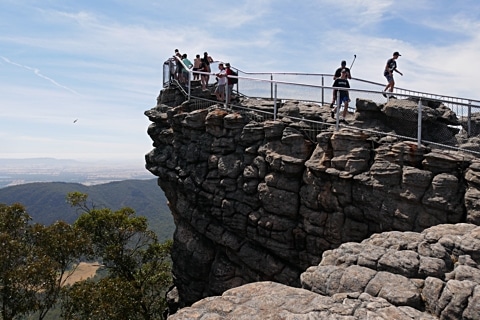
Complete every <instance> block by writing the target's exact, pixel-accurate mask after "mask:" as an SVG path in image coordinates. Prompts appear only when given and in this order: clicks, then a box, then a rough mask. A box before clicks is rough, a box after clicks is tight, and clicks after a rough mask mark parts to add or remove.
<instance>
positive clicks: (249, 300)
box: [169, 224, 480, 320]
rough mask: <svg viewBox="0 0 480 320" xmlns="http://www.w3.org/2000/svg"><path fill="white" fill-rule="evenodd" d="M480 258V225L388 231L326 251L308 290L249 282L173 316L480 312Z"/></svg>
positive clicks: (177, 319) (468, 315) (455, 315)
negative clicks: (413, 230) (421, 230)
mask: <svg viewBox="0 0 480 320" xmlns="http://www.w3.org/2000/svg"><path fill="white" fill-rule="evenodd" d="M479 262H480V227H478V226H475V225H471V224H456V225H438V226H435V227H431V228H429V229H426V230H424V231H423V232H422V233H415V232H395V231H392V232H385V233H382V234H376V235H373V236H372V237H370V238H369V239H366V240H364V241H362V242H361V243H345V244H342V245H341V246H340V247H339V248H337V249H334V250H329V251H326V252H325V253H324V255H323V259H322V262H321V263H320V264H319V265H318V266H316V267H310V268H308V269H307V271H305V272H304V273H303V274H302V275H301V281H302V287H303V289H298V288H292V287H288V286H285V285H281V284H276V283H272V282H257V283H252V284H247V285H244V286H241V287H237V288H235V289H231V290H228V291H226V292H225V293H224V294H223V295H222V296H220V297H211V298H206V299H203V300H201V301H199V302H197V303H195V304H194V305H193V306H192V307H190V308H184V309H182V310H180V311H179V312H178V313H177V314H175V315H173V316H171V317H169V319H172V320H186V319H189V320H190V319H232V320H233V319H258V320H263V319H359V320H360V319H389V320H390V319H396V320H401V319H469V320H472V319H480V265H479Z"/></svg>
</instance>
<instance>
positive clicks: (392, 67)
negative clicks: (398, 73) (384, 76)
mask: <svg viewBox="0 0 480 320" xmlns="http://www.w3.org/2000/svg"><path fill="white" fill-rule="evenodd" d="M387 68H388V70H385V73H388V71H391V72H393V70H395V69H397V62H396V61H395V59H393V58H390V59H388V61H387Z"/></svg>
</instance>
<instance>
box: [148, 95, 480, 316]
mask: <svg viewBox="0 0 480 320" xmlns="http://www.w3.org/2000/svg"><path fill="white" fill-rule="evenodd" d="M240 104H241V105H243V106H244V107H247V108H249V110H250V111H247V112H243V113H239V112H233V111H228V110H224V109H221V108H218V106H215V105H214V106H210V107H205V108H198V107H197V106H196V104H195V103H193V102H191V103H190V102H183V99H182V96H181V95H180V94H178V92H176V91H175V89H165V90H163V92H162V94H161V95H160V96H159V99H158V104H157V106H156V107H154V108H153V109H151V110H148V111H146V112H145V114H146V115H147V116H148V118H149V119H150V121H151V122H152V124H151V125H150V126H149V128H148V134H149V135H150V137H151V138H152V140H153V145H154V149H153V150H152V151H151V152H150V153H149V154H147V155H146V167H147V169H148V170H150V172H152V173H153V174H154V175H156V176H158V177H159V179H158V183H159V186H160V187H161V188H162V189H163V191H164V192H165V194H166V196H167V198H168V200H169V205H170V208H171V211H172V214H173V216H174V219H175V224H176V227H177V228H176V231H175V235H174V247H173V252H172V258H173V262H174V265H173V271H174V275H175V284H176V286H177V289H178V292H179V295H180V298H181V306H184V305H190V304H192V303H194V302H196V301H198V300H200V299H202V298H204V297H208V296H214V295H221V294H222V293H223V292H225V291H226V290H228V289H231V288H234V287H238V286H241V285H244V284H248V283H252V282H259V281H273V282H276V283H282V284H285V285H288V286H290V287H301V286H302V285H303V286H304V287H306V288H308V289H312V288H317V287H318V286H319V284H313V283H314V282H315V281H313V282H308V280H307V279H308V278H309V274H313V273H315V272H314V271H312V269H308V268H309V267H311V266H314V265H318V264H319V263H320V262H321V259H322V254H324V253H325V252H335V250H340V249H341V248H342V247H343V246H342V247H341V245H342V244H343V243H348V242H360V241H362V240H364V239H367V238H368V237H370V236H371V235H372V234H378V233H381V232H386V231H392V230H397V231H404V232H406V231H415V232H421V231H423V230H424V229H426V228H429V227H431V226H435V225H439V224H445V223H448V224H457V223H461V222H468V223H471V224H476V225H478V224H479V223H480V191H479V188H480V179H479V176H480V161H478V160H477V159H476V158H475V157H473V156H471V155H469V154H466V153H460V152H448V151H445V150H440V149H435V148H432V147H429V146H421V147H418V146H417V145H416V143H413V142H405V141H401V140H398V139H396V138H394V137H393V136H382V135H377V134H374V133H372V132H375V131H383V132H395V133H397V134H400V135H402V134H408V132H410V131H411V130H416V116H415V112H416V111H415V110H416V105H417V103H416V102H415V101H408V100H396V99H391V100H389V101H388V102H387V103H382V104H376V103H374V102H372V101H366V100H357V101H356V107H357V111H356V113H355V115H354V118H353V119H350V123H349V128H343V129H340V130H338V131H335V130H333V127H332V126H323V127H317V128H315V136H314V138H312V137H311V135H309V134H308V133H309V132H311V129H312V128H307V127H306V126H305V125H304V124H302V123H301V122H296V121H292V120H291V117H295V116H299V115H300V116H301V117H305V118H309V119H314V120H324V121H326V122H331V121H333V120H332V119H330V109H329V108H328V107H324V106H317V105H314V104H306V103H300V102H297V101H290V102H286V103H284V104H283V105H282V106H281V108H280V110H279V112H280V114H279V118H278V120H277V121H254V120H252V119H255V114H254V112H253V110H272V107H273V105H272V102H269V101H260V100H248V99H245V100H243V101H241V103H240ZM405 114H407V115H408V114H411V115H412V117H411V119H412V120H411V121H408V119H409V117H408V116H407V117H406V116H405ZM423 119H424V126H423V132H422V134H423V135H424V136H426V137H428V138H429V140H431V141H436V140H437V141H438V140H440V139H443V141H445V139H446V140H448V142H449V143H463V144H464V146H465V147H466V148H467V147H468V146H473V147H475V140H474V139H469V140H467V139H465V138H462V137H460V136H459V135H458V134H457V133H458V129H455V128H452V126H451V125H461V124H462V123H461V119H457V118H456V116H455V114H453V113H452V112H451V110H449V109H448V108H446V107H445V106H443V105H437V104H428V105H425V112H424V118H423ZM367 129H368V130H367ZM370 130H374V131H370ZM445 137H446V138H445ZM406 234H408V233H406ZM477 237H478V232H477ZM407 238H408V237H407ZM477 239H478V238H477ZM333 249H335V250H334V251H331V250H333ZM370 249H371V248H370V247H368V248H363V249H362V248H357V249H356V250H357V253H356V254H355V255H358V253H361V252H362V251H363V250H367V251H368V250H370ZM400 250H403V249H400ZM477 250H478V248H477ZM392 254H393V253H392ZM408 254H410V253H408ZM408 254H407V256H406V257H404V258H403V260H405V261H407V260H409V259H410V258H413V253H412V257H410V256H408ZM352 255H354V254H352ZM418 255H419V253H418V252H417V256H418ZM417 258H418V257H417ZM433 258H438V257H436V256H434V257H433ZM443 258H445V257H443ZM325 259H326V258H324V260H323V261H322V264H326V263H327V262H324V261H333V260H332V259H333V258H332V259H330V260H328V259H327V260H325ZM338 259H340V260H341V258H338ZM351 259H352V258H351V257H350V256H349V257H348V261H349V262H346V263H343V264H342V263H340V262H339V261H336V260H335V261H336V262H331V265H332V268H333V267H334V266H335V267H338V266H342V268H343V269H342V270H340V269H338V270H334V269H331V270H333V271H331V273H332V274H334V276H333V277H334V278H332V279H334V280H335V281H337V280H339V279H341V278H342V276H343V274H347V275H355V274H357V273H363V272H365V277H367V278H368V277H370V278H369V279H368V281H367V280H365V281H363V282H362V284H365V286H367V285H366V283H368V284H369V283H370V282H371V281H373V280H372V279H375V278H376V277H379V278H381V279H383V280H385V281H386V282H389V281H393V280H392V279H390V278H388V277H384V273H382V272H384V271H391V270H390V269H388V268H387V267H385V268H387V270H384V269H382V268H383V267H381V268H380V269H378V268H377V269H375V268H373V269H372V272H367V271H365V270H363V269H361V270H360V269H358V268H360V267H362V268H365V267H366V266H364V265H362V264H360V263H358V262H355V263H353V262H351V263H350V260H351ZM390 259H392V261H396V260H395V254H393V257H390ZM418 259H420V260H419V261H421V258H418ZM418 259H417V260H418ZM452 259H453V258H452ZM455 259H458V257H457V256H456V258H455ZM471 259H473V262H474V263H476V264H477V267H478V264H479V263H480V260H479V259H480V258H479V257H478V255H477V256H474V257H471ZM403 260H402V261H403ZM469 261H470V260H469ZM397 262H398V261H397ZM328 263H330V262H328ZM405 263H406V262H405ZM412 263H413V262H412ZM322 264H321V265H322ZM453 265H454V264H453V263H452V262H450V263H448V262H445V268H444V269H442V268H440V269H441V272H444V273H448V272H450V271H452V270H453ZM339 268H340V267H339ZM355 268H357V269H355ZM402 268H403V267H402ZM405 268H406V267H405ZM415 268H416V269H415V270H416V271H415V272H417V273H415V274H414V275H411V277H412V278H414V280H415V279H417V277H419V279H428V277H429V276H431V274H430V273H428V272H427V271H425V270H424V271H419V270H420V269H421V268H420V267H415ZM307 269H308V270H309V271H307V272H305V270H307ZM400 269H401V268H400ZM422 270H423V269H422ZM304 272H305V273H304ZM328 272H330V271H328ZM328 272H327V273H326V274H327V275H325V276H324V278H325V277H329V276H330V273H328ZM412 272H413V271H412ZM422 272H423V273H422ZM438 272H440V271H438ZM302 273H303V275H302ZM301 275H302V278H301ZM398 276H403V277H405V274H402V273H400V274H398ZM382 277H383V278H382ZM310 278H314V277H310ZM324 278H322V280H321V281H320V282H322V281H324ZM440 278H441V277H440ZM440 278H439V279H440ZM301 279H302V280H301ZM325 279H326V278H325ZM441 280H442V281H444V280H445V279H441ZM332 281H333V280H332ZM412 281H413V280H412ZM422 281H426V280H422ZM266 283H267V284H268V283H270V282H266ZM332 283H333V282H332ZM400 283H402V285H403V282H400ZM412 285H418V286H420V285H423V283H419V282H418V281H417V280H415V281H413V284H408V286H407V287H408V288H410V287H411V286H412ZM251 286H252V287H250V288H257V287H256V286H255V285H251ZM269 286H273V287H275V288H277V287H276V285H274V284H271V283H270V284H269ZM373 286H374V285H372V286H370V289H369V290H366V289H365V288H363V287H362V288H360V287H361V286H360V287H359V288H357V289H358V290H357V291H359V292H362V291H363V292H364V295H360V293H359V296H357V297H356V298H355V299H357V300H358V299H360V300H361V301H363V302H362V303H366V304H368V302H369V301H370V300H369V299H370V298H366V296H365V294H369V295H370V296H371V298H372V297H382V298H385V297H384V295H382V294H380V293H379V292H380V291H381V290H380V289H379V290H377V289H371V288H372V287H373ZM375 288H379V285H378V284H377V285H376V286H375ZM412 288H413V287H412ZM472 288H474V286H473V287H472ZM476 288H477V289H475V290H478V286H477V287H476ZM254 290H256V289H254ZM292 290H293V288H292ZM295 290H300V289H295ZM322 290H323V289H318V290H317V289H312V290H311V291H313V292H317V291H318V292H320V293H322V294H323V293H324V292H323V291H325V290H323V291H322ZM412 290H413V289H412ZM472 290H473V289H472ZM327 291H328V290H327ZM261 292H262V291H261V290H260V289H259V291H258V294H261ZM289 292H290V291H289ZM341 292H345V291H342V290H337V291H335V290H334V289H332V290H330V291H328V292H327V293H328V294H332V295H333V296H332V297H330V298H328V299H330V300H328V301H330V302H329V303H336V302H335V301H337V300H335V299H337V298H338V297H336V296H335V294H337V293H341ZM437 293H438V292H437ZM292 294H296V293H292ZM414 296H415V297H414V298H409V299H410V300H409V301H413V302H412V303H410V302H409V304H403V305H406V306H409V307H411V308H417V309H418V310H423V309H426V308H428V305H427V304H426V303H425V301H424V300H423V299H421V298H420V293H418V292H417V293H416V295H414ZM341 297H343V296H341ZM344 298H345V297H344ZM309 299H310V298H309ZM325 299H327V298H326V297H325ZM332 299H333V300H332ZM362 299H364V300H362ZM372 299H373V298H372ZM360 300H358V301H360ZM407 300H408V299H407ZM372 301H373V300H372ZM375 301H376V300H375ZM382 301H383V300H382ZM432 301H433V300H432ZM386 303H391V304H393V305H395V303H396V301H393V302H392V301H390V300H388V299H386ZM412 304H413V305H412ZM185 319H186V318H185Z"/></svg>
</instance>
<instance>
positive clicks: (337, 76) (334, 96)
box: [330, 60, 352, 108]
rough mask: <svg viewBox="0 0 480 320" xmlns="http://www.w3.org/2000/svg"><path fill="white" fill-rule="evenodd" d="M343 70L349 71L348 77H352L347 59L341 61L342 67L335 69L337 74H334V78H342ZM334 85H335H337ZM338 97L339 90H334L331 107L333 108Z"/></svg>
mask: <svg viewBox="0 0 480 320" xmlns="http://www.w3.org/2000/svg"><path fill="white" fill-rule="evenodd" d="M342 70H346V71H347V79H352V75H351V74H350V69H349V68H347V61H345V60H343V61H342V62H341V66H340V68H338V69H337V70H335V74H334V75H333V80H337V79H338V78H340V76H341V72H342ZM333 86H334V87H335V85H333ZM336 99H337V90H333V97H332V103H331V104H330V108H333V106H334V104H335V100H336Z"/></svg>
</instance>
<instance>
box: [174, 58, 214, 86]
mask: <svg viewBox="0 0 480 320" xmlns="http://www.w3.org/2000/svg"><path fill="white" fill-rule="evenodd" d="M179 60H180V61H182V62H183V65H185V66H186V67H187V68H188V69H189V70H190V69H192V70H193V71H199V72H205V73H194V74H193V80H199V79H200V83H201V84H202V90H208V89H207V85H208V81H209V80H210V72H212V70H211V69H210V64H211V63H212V62H213V59H212V57H211V56H209V55H208V52H206V51H205V52H204V53H203V57H200V54H197V55H196V56H195V59H194V60H193V63H192V62H191V61H190V60H189V59H188V56H187V54H186V53H184V54H181V53H180V51H179V50H178V49H175V54H174V56H173V57H172V58H170V59H169V64H170V65H169V68H170V80H172V79H176V80H178V82H179V83H180V84H186V83H187V82H188V76H189V70H186V69H185V68H184V66H183V65H182V63H178V62H179Z"/></svg>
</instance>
